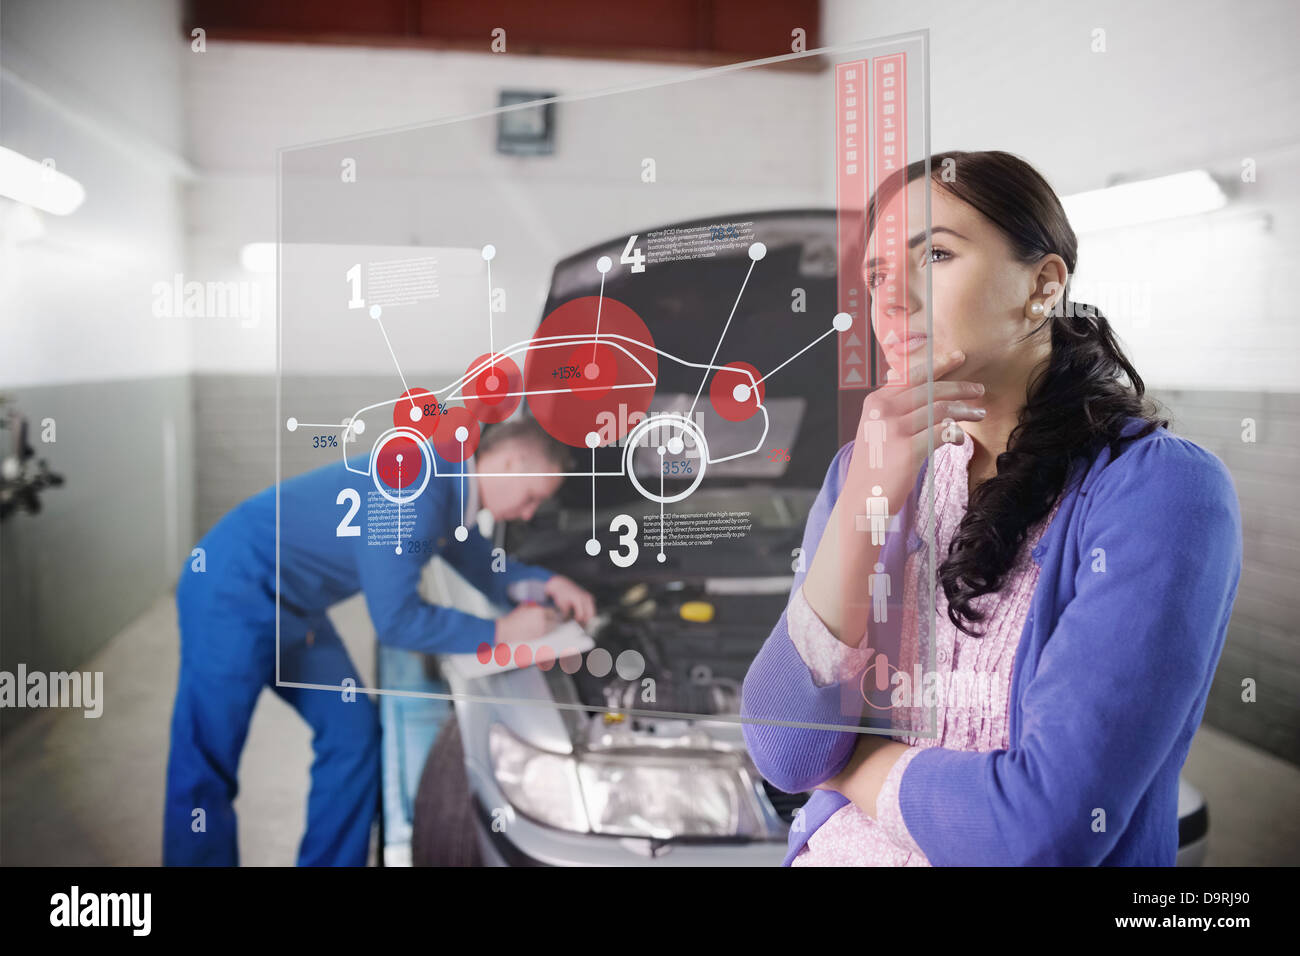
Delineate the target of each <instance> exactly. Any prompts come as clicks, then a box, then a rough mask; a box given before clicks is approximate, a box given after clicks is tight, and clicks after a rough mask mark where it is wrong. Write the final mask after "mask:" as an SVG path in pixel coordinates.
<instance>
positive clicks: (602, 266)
mask: <svg viewBox="0 0 1300 956" xmlns="http://www.w3.org/2000/svg"><path fill="white" fill-rule="evenodd" d="M613 265H614V263H612V262H610V261H609V256H601V257H600V258H599V259H597V260H596V271H597V272H600V273H602V274H603V273H606V272H608V271H609V270H610V269H611V268H612V267H613Z"/></svg>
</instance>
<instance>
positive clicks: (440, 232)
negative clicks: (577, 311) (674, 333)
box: [186, 43, 833, 372]
mask: <svg viewBox="0 0 1300 956" xmlns="http://www.w3.org/2000/svg"><path fill="white" fill-rule="evenodd" d="M485 48H486V43H485ZM692 72H694V71H693V70H691V69H689V68H685V67H679V66H663V65H655V64H647V63H617V62H610V61H586V60H576V59H568V58H559V57H531V56H515V55H511V54H505V55H493V54H491V53H486V52H485V53H483V54H470V53H433V52H421V51H393V50H387V51H375V50H365V49H351V48H336V47H323V46H293V45H265V44H217V43H210V44H209V46H208V52H207V53H206V54H204V55H202V56H192V57H190V58H189V59H188V60H187V72H186V77H187V94H186V96H187V102H188V104H189V115H190V118H191V122H190V126H189V134H190V145H189V150H190V155H191V157H192V158H193V160H194V162H195V164H196V165H197V166H198V167H199V168H200V169H201V170H202V173H203V175H202V178H201V179H200V180H199V181H198V182H197V183H196V184H195V185H194V186H193V188H192V189H191V190H190V192H189V196H188V211H189V217H188V221H189V229H190V236H189V239H190V252H191V257H190V267H191V271H193V272H195V273H196V274H199V275H200V276H201V277H202V278H208V277H216V278H225V279H234V280H238V279H246V280H251V279H254V278H258V279H259V281H260V282H261V283H262V286H263V291H264V294H265V295H266V303H267V307H266V308H265V309H264V310H263V315H264V317H267V316H270V315H271V314H272V313H271V312H270V302H271V301H272V299H271V297H272V295H273V277H270V276H262V277H252V276H248V275H243V274H242V273H241V272H240V271H239V269H238V263H237V257H238V251H239V247H240V245H241V244H242V243H244V242H247V241H249V240H252V239H265V240H270V239H272V238H274V237H275V235H276V218H275V208H276V196H275V178H274V171H275V165H274V163H275V156H276V150H277V149H280V148H282V147H289V146H295V145H297V144H302V143H307V142H314V141H318V140H322V139H331V138H335V137H339V136H355V135H356V134H358V133H362V132H365V131H369V130H375V129H381V128H391V127H397V126H409V125H412V124H428V123H429V122H430V121H432V120H436V119H440V118H444V117H448V116H462V115H466V114H470V113H478V112H482V111H485V110H490V109H492V108H494V107H495V106H496V105H497V94H498V91H499V90H500V89H503V88H522V89H527V90H540V91H546V92H552V93H556V94H561V95H564V94H574V93H585V92H589V91H593V90H603V89H609V88H613V87H624V86H629V85H636V84H641V83H650V82H657V81H658V82H662V81H667V80H672V79H677V78H680V77H683V76H686V75H689V74H690V73H692ZM828 83H829V79H828V77H826V76H816V75H809V74H804V73H799V72H792V71H782V72H777V71H773V70H764V71H762V72H761V73H757V74H751V75H749V76H748V77H747V78H745V79H743V80H742V79H740V78H739V77H734V78H731V79H727V78H719V79H716V80H712V81H709V82H706V83H691V84H686V85H681V86H673V87H664V88H662V89H659V90H656V91H653V92H647V93H643V94H637V95H634V96H632V97H624V98H608V99H599V100H596V99H587V100H582V101H579V102H575V103H560V104H557V149H556V152H555V153H554V154H553V155H551V156H546V157H538V158H519V157H505V156H501V155H499V154H497V153H496V152H495V120H492V119H489V120H475V121H470V122H467V123H460V124H456V125H454V126H445V127H439V128H429V129H428V130H427V131H426V132H424V133H422V134H418V135H417V136H416V137H415V138H416V139H417V140H418V141H419V143H420V149H419V150H418V152H417V151H416V150H415V149H411V148H408V147H407V146H405V145H403V146H402V147H401V148H400V149H399V148H392V149H390V148H386V147H385V145H384V143H385V141H386V140H389V141H391V139H392V138H388V137H383V136H380V137H363V138H360V139H358V140H356V141H355V142H354V143H350V144H340V145H339V146H338V147H337V148H336V147H322V148H320V149H315V150H311V151H306V152H297V151H295V152H294V153H291V154H286V161H287V162H293V163H298V164H302V165H305V166H315V167H318V169H317V171H318V172H319V179H318V180H317V181H316V182H315V183H314V186H315V188H317V189H318V190H319V194H320V197H321V198H320V201H319V203H307V204H305V205H304V207H300V210H299V212H297V213H296V214H295V218H294V221H293V223H292V224H291V228H293V229H294V230H297V231H299V232H303V231H305V232H306V233H307V235H308V238H309V239H311V240H318V239H320V238H322V235H323V234H325V233H327V232H329V231H330V230H332V229H335V227H336V226H337V223H338V221H339V217H340V216H343V217H344V221H346V222H349V223H353V222H355V223H356V227H357V240H356V241H357V242H358V243H359V244H362V243H373V244H384V245H403V244H407V245H420V244H424V245H430V246H461V247H464V248H479V247H481V246H482V245H483V244H484V243H487V242H492V243H494V244H495V245H496V246H497V248H498V250H499V255H498V258H497V260H496V261H495V262H494V265H493V284H494V285H495V286H502V287H504V288H505V289H506V291H507V301H508V308H507V311H506V313H505V314H504V315H502V316H499V317H498V318H497V320H496V321H497V323H498V325H497V328H496V331H495V334H496V335H497V337H498V338H497V341H498V342H501V341H506V340H510V341H514V340H517V339H523V338H526V337H527V336H528V335H530V334H531V333H532V331H533V330H534V328H535V326H536V323H537V322H538V320H539V319H540V318H541V308H542V305H543V303H544V300H545V295H546V291H547V288H548V286H549V281H550V273H551V269H552V267H553V265H554V263H555V261H556V260H557V259H559V258H561V257H563V256H566V255H568V254H569V253H571V252H573V251H576V250H577V249H579V248H582V247H584V246H587V245H590V244H592V243H594V242H597V241H603V240H606V239H608V238H610V237H611V236H616V235H619V234H621V233H624V232H626V233H629V234H630V233H632V232H641V231H644V230H645V229H646V228H647V227H648V226H653V225H658V224H662V223H666V222H671V221H674V220H677V219H681V218H689V217H696V216H703V215H709V214H711V213H713V212H718V213H727V212H731V211H733V210H736V209H749V208H753V207H756V206H757V207H775V208H780V207H791V206H800V205H806V204H823V205H828V204H829V203H830V202H831V201H832V199H833V192H828V190H833V182H832V181H831V179H830V174H831V167H830V150H829V149H826V148H823V147H819V146H818V145H817V141H821V142H824V141H825V138H826V137H827V136H828V135H829V130H830V126H829V124H828V121H827V118H828V115H829V114H828V113H827V110H828V109H829V106H830V102H831V101H830V98H829V87H828V85H827V84H828ZM819 104H822V105H821V108H820V109H819V108H818V105H819ZM724 134H725V135H724ZM638 137H641V139H642V140H643V141H644V148H643V144H642V143H641V142H638V141H637V139H638ZM403 142H405V141H403ZM403 150H405V152H403ZM353 155H354V156H356V157H357V158H358V159H359V172H358V176H359V182H363V183H366V184H369V183H372V182H373V177H375V176H382V177H383V186H382V188H381V189H380V190H379V191H378V193H377V194H376V193H367V195H368V196H375V197H376V198H375V199H374V200H373V202H372V204H371V206H369V207H367V208H360V209H359V208H351V207H346V206H345V207H343V208H342V209H340V206H339V205H338V204H337V203H338V202H339V200H338V198H337V197H338V196H339V195H340V193H339V189H340V185H339V162H340V159H341V158H342V157H346V156H353ZM644 155H649V156H653V157H654V158H655V159H656V161H657V163H658V164H659V169H658V176H659V182H658V184H656V185H654V186H647V185H645V184H643V183H642V182H641V181H640V179H639V173H640V166H639V160H640V158H641V157H642V156H644ZM377 169H378V172H377V171H376V170H377ZM295 175H296V176H298V177H299V178H300V179H302V178H305V177H303V175H302V174H295ZM343 188H349V187H343ZM313 215H318V216H319V217H320V222H319V227H318V230H319V233H320V234H318V233H317V231H313V229H311V228H310V227H309V226H307V225H306V223H305V219H306V218H307V217H310V216H313ZM372 220H373V221H372ZM395 223H401V224H402V228H401V229H397V228H396V227H395V225H394V224H395ZM287 225H289V224H287ZM368 230H372V231H370V232H369V233H368ZM408 230H409V231H408ZM321 282H322V284H323V286H324V288H323V289H322V290H321V294H322V295H324V296H327V297H328V296H329V295H331V294H334V293H337V296H336V297H337V298H338V299H339V301H340V302H341V301H344V300H345V299H346V286H345V285H344V282H343V279H342V275H341V274H340V275H338V276H335V275H334V274H333V273H322V275H321ZM300 301H301V297H300V296H296V295H295V296H293V297H291V302H292V303H297V302H300ZM301 321H303V320H302V319H301V318H300V317H299V315H298V314H297V313H294V314H292V315H288V316H287V318H286V322H287V323H298V322H301ZM246 326H247V327H246ZM300 327H301V326H298V328H300ZM286 328H287V329H288V328H291V326H290V325H288V324H287V325H286ZM196 331H197V337H196V341H195V367H196V368H197V369H198V370H200V371H246V372H268V371H272V370H273V369H274V368H275V329H274V326H273V324H272V323H271V322H270V321H266V320H264V321H261V322H259V323H256V324H252V323H249V322H241V321H238V320H231V319H227V320H207V321H204V322H200V323H198V324H197V327H196ZM430 334H431V335H432V336H433V338H432V339H431V340H430V341H433V342H436V343H437V345H438V349H437V350H436V351H431V350H430V349H428V348H423V347H421V341H420V340H418V339H416V340H411V341H410V343H409V345H407V346H406V347H405V348H402V347H400V346H399V350H402V351H404V353H405V354H411V355H418V356H428V357H429V358H427V360H425V359H421V361H428V362H436V361H445V362H447V363H448V364H450V365H452V366H454V367H455V368H456V371H458V372H459V371H461V367H462V366H463V365H464V364H465V363H466V362H468V361H469V360H470V359H472V358H474V357H475V356H477V355H478V354H480V353H481V352H484V351H486V350H487V339H488V336H487V330H486V325H485V322H484V321H483V317H482V316H480V315H479V314H478V313H477V312H475V313H474V314H473V315H471V316H465V317H462V318H461V319H460V320H459V321H452V320H450V319H446V320H443V321H440V324H439V327H438V328H437V329H436V330H431V333H430ZM372 338H373V339H374V341H373V343H371V344H373V345H374V348H373V349H371V350H369V351H367V350H366V349H365V348H364V344H365V343H362V344H363V347H362V348H360V349H359V348H357V347H355V346H356V343H355V342H354V343H347V344H343V343H339V342H338V341H327V340H326V337H318V338H315V339H311V338H307V339H304V338H302V337H297V338H296V340H295V342H294V343H293V344H292V354H289V352H288V351H287V352H286V369H289V368H297V369H300V370H308V369H310V370H316V371H323V370H333V371H355V372H364V371H377V370H379V371H382V370H384V369H387V368H391V362H392V360H391V358H390V356H389V354H388V352H387V349H386V348H385V347H384V346H383V343H382V340H381V339H380V338H379V337H378V333H377V332H376V333H375V334H374V336H372ZM341 345H342V346H343V347H341ZM446 357H454V358H450V359H448V358H446ZM412 361H413V364H414V363H415V362H416V361H417V360H416V359H413V360H412ZM436 370H437V371H440V372H441V371H446V368H444V367H438V368H437V369H436Z"/></svg>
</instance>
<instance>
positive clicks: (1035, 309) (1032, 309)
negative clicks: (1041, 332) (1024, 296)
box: [1029, 302, 1047, 318]
mask: <svg viewBox="0 0 1300 956" xmlns="http://www.w3.org/2000/svg"><path fill="white" fill-rule="evenodd" d="M1046 311H1047V306H1045V305H1043V303H1041V302H1031V303H1029V314H1030V315H1031V316H1033V317H1034V318H1039V317H1041V316H1042V314H1043V313H1044V312H1046Z"/></svg>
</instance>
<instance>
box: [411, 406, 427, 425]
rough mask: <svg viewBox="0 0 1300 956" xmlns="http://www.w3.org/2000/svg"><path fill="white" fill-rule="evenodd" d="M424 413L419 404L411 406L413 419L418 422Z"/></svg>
mask: <svg viewBox="0 0 1300 956" xmlns="http://www.w3.org/2000/svg"><path fill="white" fill-rule="evenodd" d="M423 415H424V413H423V412H422V411H420V406H419V405H412V406H411V421H413V422H418V421H419V420H420V418H421V417H422V416H423Z"/></svg>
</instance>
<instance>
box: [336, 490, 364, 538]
mask: <svg viewBox="0 0 1300 956" xmlns="http://www.w3.org/2000/svg"><path fill="white" fill-rule="evenodd" d="M334 503H335V504H336V505H341V504H351V505H352V507H351V508H349V509H348V513H347V514H345V515H344V516H343V520H342V521H340V522H339V526H338V528H336V529H335V531H334V533H335V534H336V535H338V537H340V538H359V537H361V529H360V528H358V527H357V526H356V525H354V524H352V519H353V517H354V516H355V515H356V513H357V509H358V508H360V507H361V494H360V492H358V491H357V489H355V488H344V489H343V490H342V491H340V492H339V496H338V497H337V498H335V499H334Z"/></svg>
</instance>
